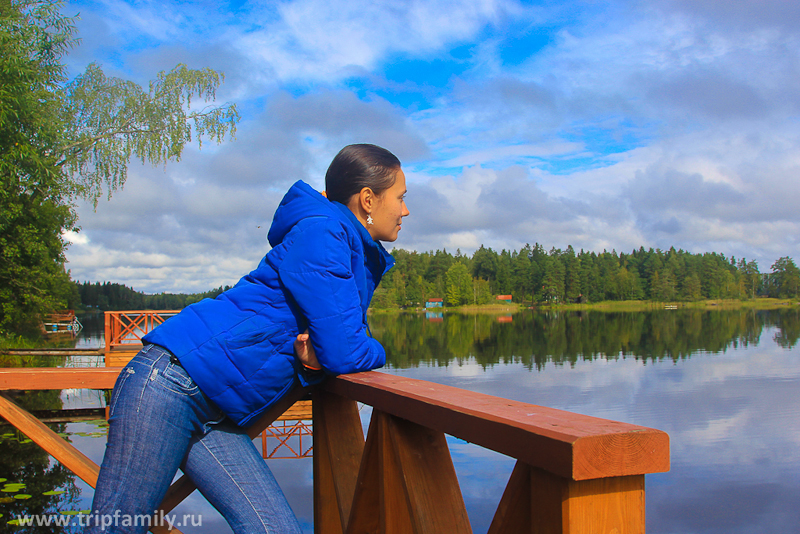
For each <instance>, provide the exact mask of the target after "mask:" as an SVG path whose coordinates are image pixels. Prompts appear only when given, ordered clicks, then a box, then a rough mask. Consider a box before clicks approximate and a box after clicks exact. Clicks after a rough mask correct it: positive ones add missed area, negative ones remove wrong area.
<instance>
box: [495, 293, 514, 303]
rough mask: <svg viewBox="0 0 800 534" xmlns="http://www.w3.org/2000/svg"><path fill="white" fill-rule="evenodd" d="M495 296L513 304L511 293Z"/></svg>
mask: <svg viewBox="0 0 800 534" xmlns="http://www.w3.org/2000/svg"><path fill="white" fill-rule="evenodd" d="M495 298H496V299H497V300H502V301H503V302H507V303H508V304H511V295H497V296H496V297H495Z"/></svg>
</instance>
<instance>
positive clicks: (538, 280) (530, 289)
mask: <svg viewBox="0 0 800 534" xmlns="http://www.w3.org/2000/svg"><path fill="white" fill-rule="evenodd" d="M392 255H393V256H394V257H395V260H396V265H395V268H394V269H392V270H391V271H389V273H387V275H386V277H385V278H384V280H383V282H381V286H380V287H379V289H378V290H377V291H376V293H375V297H374V298H373V306H375V307H378V308H392V307H398V306H399V307H418V306H422V305H424V303H425V302H426V301H427V300H428V299H430V298H441V299H443V300H444V302H445V304H447V305H451V306H460V305H470V304H477V305H481V304H487V303H489V302H492V301H493V299H494V298H495V296H497V295H511V296H512V298H513V300H514V301H516V302H526V303H527V302H530V303H541V304H556V303H569V302H602V301H615V300H653V301H667V302H673V301H698V300H704V299H752V298H756V297H774V298H797V296H798V292H799V291H800V270H798V268H797V266H796V265H795V263H794V261H793V260H792V258H790V257H788V256H786V257H782V258H779V259H778V260H776V261H775V262H774V263H773V264H772V266H771V272H768V273H762V272H761V271H760V270H759V267H758V263H757V262H756V261H754V260H751V261H747V260H746V259H744V258H742V259H739V260H736V259H735V258H733V257H731V258H727V257H726V256H725V255H724V254H718V253H714V252H707V253H702V254H699V253H696V254H692V253H689V252H686V251H683V250H675V248H670V249H669V250H666V251H664V250H660V249H652V248H650V249H648V250H645V249H644V247H640V248H639V249H638V250H633V251H632V252H631V253H629V254H626V253H619V254H617V252H616V251H614V250H612V251H611V252H608V251H603V252H601V253H599V254H598V253H596V252H593V251H589V252H587V251H584V250H581V251H580V252H578V253H576V252H575V250H574V249H573V248H572V246H568V247H567V248H566V250H561V249H557V248H552V249H550V251H545V249H544V248H543V247H542V245H540V244H538V243H536V244H535V245H533V246H530V245H525V246H524V247H523V248H521V249H520V250H518V251H509V250H502V251H500V252H497V251H494V250H492V249H491V248H486V247H483V246H481V247H480V248H479V249H478V250H477V251H476V252H475V253H474V254H473V255H472V257H470V256H467V255H464V254H462V253H461V252H460V251H458V250H457V251H456V253H455V255H453V254H450V253H448V252H447V251H446V250H437V251H435V252H422V253H418V252H413V251H407V250H402V249H395V250H393V251H392Z"/></svg>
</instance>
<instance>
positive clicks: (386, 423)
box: [0, 367, 669, 534]
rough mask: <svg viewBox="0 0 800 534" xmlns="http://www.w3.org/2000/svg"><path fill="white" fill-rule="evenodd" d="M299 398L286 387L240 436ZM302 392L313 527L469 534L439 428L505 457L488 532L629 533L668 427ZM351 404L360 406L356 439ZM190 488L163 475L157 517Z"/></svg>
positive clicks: (368, 393) (2, 402) (44, 373)
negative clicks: (165, 481) (164, 490)
mask: <svg viewBox="0 0 800 534" xmlns="http://www.w3.org/2000/svg"><path fill="white" fill-rule="evenodd" d="M119 371H120V369H119V368H109V367H106V368H83V369H82V368H70V369H53V368H38V369H35V368H22V369H0V390H14V389H25V390H30V389H62V388H92V389H110V388H111V387H113V383H114V380H115V379H116V377H117V375H118V374H119ZM306 394H307V391H306V390H302V389H301V388H298V389H296V390H294V391H292V392H291V393H290V395H288V396H287V397H286V398H284V399H282V400H281V401H280V403H279V404H278V405H276V406H274V407H273V408H272V409H271V410H270V411H269V413H266V414H265V415H264V416H263V417H262V418H261V419H260V420H259V421H258V422H256V423H255V424H254V425H253V426H251V427H250V428H249V429H248V433H249V434H250V436H251V437H256V436H257V435H258V434H260V433H261V431H262V430H263V429H264V428H266V427H267V426H269V424H271V423H272V422H273V421H275V420H276V419H278V417H279V416H280V415H281V414H282V413H283V412H284V411H285V410H286V409H287V408H289V407H290V406H291V405H293V404H294V403H295V401H297V400H299V399H300V398H302V397H303V396H304V395H306ZM312 398H313V423H314V437H313V456H314V460H313V462H314V464H313V466H314V467H313V471H314V489H313V492H314V530H315V533H318V534H321V533H325V534H328V533H342V534H347V533H349V534H357V533H376V532H377V533H448V534H451V533H452V534H457V533H468V532H471V527H470V523H469V518H468V516H467V512H466V509H465V506H464V501H463V498H462V495H461V490H460V487H459V484H458V480H457V478H456V474H455V470H454V468H453V462H452V460H451V458H450V452H449V449H448V446H447V442H446V439H445V434H449V435H452V436H456V437H458V438H461V439H464V440H466V441H468V442H470V443H474V444H476V445H479V446H481V447H486V448H488V449H492V450H495V451H498V452H500V453H503V454H506V455H508V456H511V457H513V458H515V459H516V460H517V463H516V467H515V468H514V471H513V472H512V474H511V476H510V479H509V481H508V484H507V486H506V489H505V492H504V494H503V496H502V499H501V500H500V504H499V506H498V508H497V511H496V513H495V515H494V520H493V522H492V525H491V527H490V530H489V532H490V534H501V533H514V534H516V533H521V532H535V533H546V534H549V533H554V534H555V533H559V534H562V533H592V534H594V533H612V532H615V533H620V534H624V533H642V532H644V531H645V484H644V482H645V478H644V477H645V474H647V473H657V472H664V471H668V470H669V436H668V435H667V434H666V433H664V432H661V431H659V430H654V429H650V428H645V427H640V426H636V425H631V424H627V423H620V422H616V421H609V420H605V419H598V418H595V417H588V416H584V415H579V414H574V413H570V412H565V411H561V410H555V409H552V408H545V407H542V406H535V405H531V404H526V403H521V402H515V401H509V400H506V399H501V398H497V397H492V396H488V395H483V394H479V393H473V392H469V391H465V390H461V389H457V388H453V387H449V386H443V385H438V384H433V383H430V382H425V381H421V380H413V379H409V378H402V377H398V376H393V375H389V374H385V373H380V372H375V371H373V372H369V373H359V374H354V375H347V376H340V377H336V378H332V379H329V380H328V381H327V382H326V383H325V384H324V385H323V386H321V387H319V388H318V389H316V390H315V391H314V392H313V394H312ZM358 402H361V403H365V404H368V405H370V406H372V407H373V412H372V419H371V422H370V425H369V430H368V433H367V437H366V440H365V439H364V431H363V428H362V425H361V420H360V416H359V412H358V407H357V403H358ZM0 416H2V417H4V418H5V419H6V420H8V421H9V422H10V423H11V424H13V425H14V426H16V427H17V428H18V429H19V430H20V431H21V432H23V433H24V434H25V435H27V436H28V437H29V438H31V439H32V440H33V441H35V442H36V443H38V444H39V445H40V446H41V447H43V448H44V449H45V450H46V451H47V452H49V453H50V454H51V455H52V456H53V457H55V458H56V459H57V460H59V461H60V462H61V463H62V464H63V465H65V466H66V467H67V468H68V469H70V470H71V471H72V472H74V473H75V474H76V475H78V476H79V477H81V478H82V479H83V480H84V481H86V482H87V484H89V485H90V486H92V487H94V485H95V483H96V481H97V473H98V471H99V468H98V466H97V465H96V464H95V463H94V462H92V461H91V460H89V459H88V458H87V457H86V456H85V455H83V454H82V453H81V452H80V451H78V450H77V449H75V448H74V447H73V446H72V445H71V444H70V443H68V442H66V441H65V440H63V439H62V438H61V437H59V436H58V435H57V434H55V433H54V432H53V431H52V430H51V429H50V428H48V427H47V426H46V425H44V424H43V423H41V422H40V421H38V420H37V419H36V418H35V417H33V416H31V415H30V414H29V413H27V412H26V411H24V410H23V409H21V408H20V407H19V406H17V405H16V404H15V403H14V402H13V401H12V400H11V399H10V398H9V397H8V396H6V395H0ZM193 490H194V485H193V484H192V482H191V481H190V480H189V479H188V478H187V477H185V476H184V477H182V478H180V479H179V480H178V481H176V482H175V483H174V484H173V486H172V487H171V488H170V491H169V492H168V494H167V496H166V498H165V499H164V502H163V503H162V509H163V510H164V513H166V512H168V511H170V510H172V509H173V508H174V507H175V506H176V505H177V504H178V503H180V502H181V501H182V500H183V499H184V498H186V496H188V495H189V494H190V493H191V492H192V491H193ZM162 531H163V532H165V531H166V529H157V528H154V529H153V532H162ZM172 532H176V531H175V530H173V531H172Z"/></svg>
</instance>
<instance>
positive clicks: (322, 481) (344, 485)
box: [312, 390, 364, 534]
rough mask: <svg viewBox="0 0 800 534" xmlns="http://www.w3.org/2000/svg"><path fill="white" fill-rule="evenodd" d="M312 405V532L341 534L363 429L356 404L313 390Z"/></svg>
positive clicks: (348, 509)
mask: <svg viewBox="0 0 800 534" xmlns="http://www.w3.org/2000/svg"><path fill="white" fill-rule="evenodd" d="M312 402H313V409H312V418H313V424H314V434H313V436H314V437H313V447H314V460H313V462H314V463H313V465H314V532H315V533H316V534H344V532H345V531H346V529H347V520H348V518H349V517H350V508H351V506H352V504H353V494H354V493H355V487H356V480H357V478H358V469H359V464H360V463H361V456H362V453H363V450H364V430H363V428H362V427H361V418H360V417H359V414H358V407H357V406H356V401H354V400H350V399H345V398H343V397H340V396H338V395H334V394H332V393H327V392H325V391H322V390H317V391H315V392H314V393H313V395H312Z"/></svg>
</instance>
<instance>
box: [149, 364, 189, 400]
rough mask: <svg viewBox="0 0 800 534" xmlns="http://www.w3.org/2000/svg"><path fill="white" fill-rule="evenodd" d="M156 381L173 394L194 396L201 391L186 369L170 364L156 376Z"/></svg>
mask: <svg viewBox="0 0 800 534" xmlns="http://www.w3.org/2000/svg"><path fill="white" fill-rule="evenodd" d="M154 380H155V382H156V383H157V384H158V385H160V386H161V387H163V388H164V389H168V390H169V391H172V392H173V393H182V394H185V395H193V394H194V393H197V392H198V391H200V388H199V387H197V384H195V382H194V380H192V377H191V376H189V373H187V372H186V369H184V368H183V367H181V366H180V365H177V364H174V363H169V364H168V365H167V366H166V367H165V368H164V371H163V372H161V373H158V374H156V375H155V376H154Z"/></svg>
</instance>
